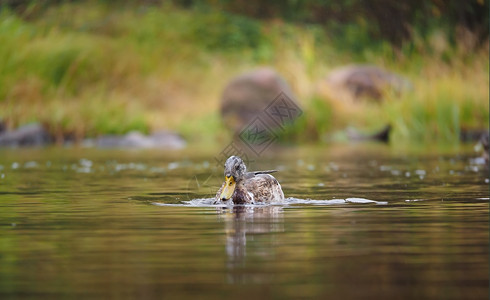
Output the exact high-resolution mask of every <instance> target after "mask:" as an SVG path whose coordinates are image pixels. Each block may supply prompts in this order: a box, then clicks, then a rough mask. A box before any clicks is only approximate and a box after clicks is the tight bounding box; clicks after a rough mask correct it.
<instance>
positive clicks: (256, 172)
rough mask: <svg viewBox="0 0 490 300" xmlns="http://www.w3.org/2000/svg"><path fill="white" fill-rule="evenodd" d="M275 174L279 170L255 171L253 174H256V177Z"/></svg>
mask: <svg viewBox="0 0 490 300" xmlns="http://www.w3.org/2000/svg"><path fill="white" fill-rule="evenodd" d="M274 172H277V170H267V171H255V172H253V173H254V175H259V174H271V173H274Z"/></svg>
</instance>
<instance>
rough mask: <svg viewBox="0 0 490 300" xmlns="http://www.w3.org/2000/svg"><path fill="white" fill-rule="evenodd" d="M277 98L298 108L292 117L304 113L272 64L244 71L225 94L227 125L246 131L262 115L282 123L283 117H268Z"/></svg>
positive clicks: (268, 121) (274, 124)
mask: <svg viewBox="0 0 490 300" xmlns="http://www.w3.org/2000/svg"><path fill="white" fill-rule="evenodd" d="M281 101H286V102H281ZM276 102H277V103H279V102H281V103H287V104H288V105H289V106H290V107H293V108H294V109H296V112H294V113H293V114H292V115H291V116H292V118H290V121H291V120H293V119H294V118H295V117H297V116H298V115H299V114H301V109H300V108H299V104H298V102H297V101H296V99H295V97H294V95H293V93H292V91H291V88H290V87H289V85H288V84H287V83H286V81H285V80H284V79H283V78H282V77H281V76H280V75H279V74H278V73H277V72H276V71H274V70H273V69H272V68H267V67H264V68H259V69H256V70H252V71H249V72H246V73H243V74H241V75H239V76H237V77H235V78H233V79H232V80H231V81H230V82H229V83H228V85H227V86H226V87H225V89H224V91H223V95H222V98H221V116H222V118H223V122H224V124H225V126H226V127H228V128H230V129H231V130H233V131H234V132H235V133H239V132H240V131H242V130H243V129H244V128H246V126H247V125H248V124H250V122H252V121H253V120H254V119H255V118H257V117H259V116H262V117H261V119H262V120H263V121H264V122H265V123H266V124H267V125H268V126H270V127H271V128H275V127H278V126H281V124H278V123H280V121H281V120H282V119H275V120H274V116H272V117H268V115H267V114H265V111H266V109H268V108H270V107H271V105H273V103H276ZM281 105H282V104H281ZM282 107H283V106H282ZM271 111H272V110H271ZM269 115H270V114H269Z"/></svg>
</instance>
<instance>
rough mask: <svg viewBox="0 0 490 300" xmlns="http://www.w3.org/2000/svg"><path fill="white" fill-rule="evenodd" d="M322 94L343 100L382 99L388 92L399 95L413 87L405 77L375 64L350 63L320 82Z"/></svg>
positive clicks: (335, 70) (333, 71)
mask: <svg viewBox="0 0 490 300" xmlns="http://www.w3.org/2000/svg"><path fill="white" fill-rule="evenodd" d="M320 85H321V86H320V90H321V93H322V94H325V96H327V97H329V98H331V99H333V100H341V101H346V100H347V101H353V102H356V101H359V100H361V99H370V100H376V101H381V100H383V98H384V96H385V94H386V93H394V94H396V95H399V94H400V93H402V92H403V91H405V90H408V89H411V87H412V84H411V83H410V81H408V80H407V79H405V78H404V77H402V76H400V75H398V74H395V73H392V72H390V71H387V70H384V69H382V68H380V67H377V66H373V65H349V66H345V67H341V68H337V69H334V70H332V71H331V72H330V73H329V74H328V76H327V78H326V79H325V80H323V81H322V82H321V83H320Z"/></svg>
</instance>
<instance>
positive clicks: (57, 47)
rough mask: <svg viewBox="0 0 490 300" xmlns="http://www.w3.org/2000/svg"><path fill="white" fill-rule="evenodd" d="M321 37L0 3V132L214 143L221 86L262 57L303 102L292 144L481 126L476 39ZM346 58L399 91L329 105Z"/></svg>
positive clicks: (443, 135) (205, 20)
mask: <svg viewBox="0 0 490 300" xmlns="http://www.w3.org/2000/svg"><path fill="white" fill-rule="evenodd" d="M464 36H465V35H462V37H464ZM466 37H467V38H468V39H470V38H471V34H470V33H467V34H466ZM335 38H336V37H335V36H334V33H333V32H329V31H328V30H326V29H325V28H323V27H319V26H316V25H299V24H290V23H287V22H284V21H280V20H268V21H264V20H263V21H258V20H255V19H250V18H247V17H243V16H236V15H231V14H222V13H220V12H218V11H213V10H205V11H199V10H189V9H183V8H180V7H177V6H172V5H163V6H120V7H114V6H109V5H105V4H100V3H95V2H87V3H75V4H73V3H71V4H63V5H58V6H52V7H50V8H48V9H45V10H41V11H39V12H36V13H31V14H24V15H18V14H16V13H14V12H11V11H7V10H5V9H4V10H3V12H2V13H1V14H0V41H1V44H2V47H1V48H0V57H1V59H0V64H1V67H0V118H1V119H3V120H4V121H5V122H6V124H7V126H8V127H9V128H16V127H18V126H21V125H23V124H27V123H30V122H40V123H42V124H44V125H45V126H46V128H48V130H49V131H50V133H51V134H52V135H54V136H55V137H56V138H57V139H58V140H63V139H64V137H66V136H71V137H75V140H80V141H81V140H82V139H83V138H85V137H96V136H98V135H101V134H125V133H127V132H129V131H132V130H138V131H140V132H143V133H150V132H153V131H157V130H161V129H167V130H173V131H176V132H178V133H180V134H182V135H183V136H184V138H185V139H186V140H189V141H197V142H199V141H218V142H219V141H222V140H226V137H227V136H228V135H229V133H228V131H227V130H226V128H224V126H223V125H222V123H221V120H220V116H219V99H220V96H221V92H222V90H223V88H224V87H225V85H226V84H227V82H228V81H229V80H230V79H231V78H232V77H233V76H235V75H237V74H239V73H241V72H243V71H247V70H250V69H253V68H255V67H257V66H271V67H273V68H274V69H276V70H277V71H278V72H279V73H280V74H281V75H282V76H283V77H284V78H285V79H286V81H287V82H288V83H289V84H290V85H291V87H292V89H293V92H294V93H295V94H296V95H297V98H298V101H299V102H300V104H301V105H302V107H303V108H304V112H305V113H304V117H303V119H302V120H299V121H298V122H296V123H295V124H296V125H294V126H295V128H293V130H291V132H292V133H291V135H289V137H288V138H289V139H294V140H296V141H298V142H311V141H325V140H326V139H325V138H324V137H325V136H327V135H328V136H332V135H335V132H338V131H341V130H343V129H344V128H346V127H347V126H353V127H356V128H359V129H361V130H365V131H372V130H375V129H378V128H381V127H382V126H384V125H386V124H391V125H392V127H393V132H392V136H391V138H392V141H394V142H396V143H433V142H441V143H458V141H459V136H460V132H461V130H462V129H480V128H487V127H488V122H489V108H488V86H489V75H488V74H489V63H488V41H487V42H486V43H485V45H484V46H483V47H479V48H474V47H469V46H468V45H469V44H468V43H467V42H464V41H460V42H457V43H456V44H455V45H451V43H449V41H448V40H446V38H445V37H444V36H443V35H442V34H441V33H440V32H437V31H434V32H433V34H432V35H430V37H429V38H424V39H417V38H414V39H413V40H412V41H411V42H410V43H406V46H402V47H401V48H397V49H394V48H393V47H391V46H390V44H388V43H387V42H386V43H383V42H378V43H375V44H374V43H370V42H369V41H368V40H366V39H365V38H364V39H362V38H361V37H359V45H358V46H359V47H358V48H357V49H352V51H349V50H346V48H339V47H338V43H334V40H335ZM350 39H351V40H352V39H355V36H354V37H351V38H350ZM353 63H368V64H374V65H378V66H381V67H383V68H386V69H389V70H391V71H394V72H396V73H399V74H402V75H403V76H405V77H406V78H408V79H409V80H410V81H411V82H412V84H413V89H412V90H411V91H409V92H407V93H403V94H401V95H395V94H392V95H387V96H386V99H385V100H384V101H383V102H382V103H372V102H369V101H366V102H362V103H339V102H338V101H333V100H332V99H328V98H327V97H325V96H324V95H323V94H322V93H321V92H319V90H320V89H319V87H318V85H319V83H320V82H321V81H322V80H323V79H324V78H325V76H327V74H328V72H329V71H330V70H332V69H334V68H336V67H340V66H343V65H348V64H353Z"/></svg>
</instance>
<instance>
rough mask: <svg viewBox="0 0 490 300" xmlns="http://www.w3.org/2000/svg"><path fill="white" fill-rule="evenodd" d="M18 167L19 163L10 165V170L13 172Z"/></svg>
mask: <svg viewBox="0 0 490 300" xmlns="http://www.w3.org/2000/svg"><path fill="white" fill-rule="evenodd" d="M18 167H19V163H17V162H14V163H12V169H14V170H15V169H17V168H18Z"/></svg>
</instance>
